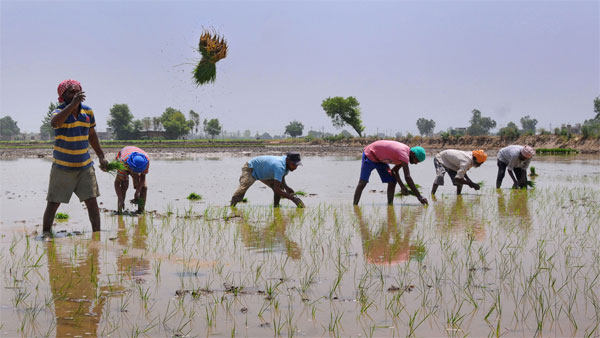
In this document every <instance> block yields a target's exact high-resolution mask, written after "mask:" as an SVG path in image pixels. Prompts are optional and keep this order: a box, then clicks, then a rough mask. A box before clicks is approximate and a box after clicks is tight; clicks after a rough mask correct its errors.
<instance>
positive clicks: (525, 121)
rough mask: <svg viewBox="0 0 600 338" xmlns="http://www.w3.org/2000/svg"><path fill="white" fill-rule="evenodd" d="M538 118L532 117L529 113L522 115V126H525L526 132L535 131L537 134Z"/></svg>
mask: <svg viewBox="0 0 600 338" xmlns="http://www.w3.org/2000/svg"><path fill="white" fill-rule="evenodd" d="M537 123H538V120H536V119H532V118H531V117H530V116H529V115H527V116H523V117H521V126H522V127H523V131H524V132H526V133H532V132H533V133H534V134H535V126H536V125H537Z"/></svg>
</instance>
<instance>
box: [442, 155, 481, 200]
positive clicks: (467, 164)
mask: <svg viewBox="0 0 600 338" xmlns="http://www.w3.org/2000/svg"><path fill="white" fill-rule="evenodd" d="M486 159H487V154H486V153H485V151H483V150H473V151H463V150H456V149H448V150H444V151H442V152H440V153H438V154H437V155H435V157H434V158H433V166H434V167H435V172H436V177H435V180H434V181H433V187H432V188H431V194H432V195H435V192H436V191H437V188H438V186H440V185H444V175H445V174H446V173H447V174H448V176H450V180H452V184H454V185H455V186H456V194H457V195H460V194H461V193H462V187H463V184H466V185H468V186H469V187H471V188H473V189H475V190H479V189H481V187H480V186H479V184H477V183H475V182H473V181H471V179H470V178H469V176H468V175H467V171H469V169H471V167H476V168H477V167H479V166H481V165H482V164H483V162H485V160H486Z"/></svg>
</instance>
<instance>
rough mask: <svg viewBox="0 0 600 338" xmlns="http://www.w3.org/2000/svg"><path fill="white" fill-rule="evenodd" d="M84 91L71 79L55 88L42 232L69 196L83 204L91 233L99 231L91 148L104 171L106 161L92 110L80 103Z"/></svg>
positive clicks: (83, 98)
mask: <svg viewBox="0 0 600 338" xmlns="http://www.w3.org/2000/svg"><path fill="white" fill-rule="evenodd" d="M83 101H85V92H83V91H82V88H81V84H80V83H79V82H78V81H75V80H65V81H63V82H61V83H60V84H59V85H58V102H59V103H60V105H59V106H58V108H57V109H56V110H55V111H54V112H53V113H52V120H51V121H50V124H51V125H52V128H54V152H53V159H52V160H53V162H54V163H53V164H52V169H51V170H50V182H49V184H48V195H47V196H46V200H47V201H48V203H47V205H46V210H45V211H44V220H43V231H44V233H47V234H48V233H50V231H51V230H52V223H53V222H54V216H55V215H56V211H57V210H58V207H59V206H60V204H61V203H69V200H70V199H71V196H72V195H73V193H75V194H76V195H77V197H79V200H80V201H82V202H84V203H85V205H86V207H87V210H88V215H89V218H90V222H91V224H92V231H94V232H95V231H100V210H99V209H98V203H97V201H96V197H98V196H100V192H99V189H98V183H97V182H96V174H95V172H94V162H93V161H92V158H91V156H90V153H89V150H88V148H89V146H90V145H91V146H92V148H94V151H95V152H96V155H98V159H99V161H100V169H102V170H104V169H105V168H106V165H107V164H108V161H107V160H106V159H105V158H104V152H103V151H102V148H101V147H100V141H99V140H98V135H96V131H95V129H94V127H95V126H96V121H95V119H94V112H93V111H92V109H91V108H90V107H88V106H86V105H83V104H82V102H83Z"/></svg>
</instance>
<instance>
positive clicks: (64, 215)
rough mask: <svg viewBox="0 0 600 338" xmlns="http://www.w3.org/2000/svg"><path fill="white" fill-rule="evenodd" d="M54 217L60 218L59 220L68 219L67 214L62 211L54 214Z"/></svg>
mask: <svg viewBox="0 0 600 338" xmlns="http://www.w3.org/2000/svg"><path fill="white" fill-rule="evenodd" d="M54 218H56V219H60V220H65V219H69V214H64V213H62V212H57V213H56V215H55V216H54Z"/></svg>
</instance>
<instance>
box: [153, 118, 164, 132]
mask: <svg viewBox="0 0 600 338" xmlns="http://www.w3.org/2000/svg"><path fill="white" fill-rule="evenodd" d="M161 128H162V124H161V122H160V117H153V118H152V130H154V131H159V130H160V129H161Z"/></svg>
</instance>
